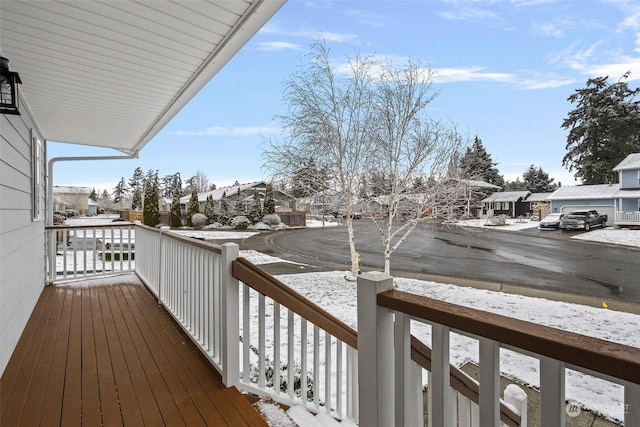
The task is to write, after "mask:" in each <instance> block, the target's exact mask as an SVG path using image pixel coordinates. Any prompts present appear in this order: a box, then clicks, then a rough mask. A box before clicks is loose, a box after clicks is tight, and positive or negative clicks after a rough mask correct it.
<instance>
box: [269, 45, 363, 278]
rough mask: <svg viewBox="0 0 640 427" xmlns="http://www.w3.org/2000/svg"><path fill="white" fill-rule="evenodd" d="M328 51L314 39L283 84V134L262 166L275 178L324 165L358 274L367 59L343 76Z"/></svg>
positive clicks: (358, 60)
mask: <svg viewBox="0 0 640 427" xmlns="http://www.w3.org/2000/svg"><path fill="white" fill-rule="evenodd" d="M329 53H330V51H329V49H328V48H327V46H326V45H325V44H324V43H323V42H315V43H314V44H313V45H312V48H311V51H310V53H309V54H308V56H307V59H308V61H307V62H303V63H302V64H301V65H300V66H299V68H298V70H297V71H296V72H295V73H294V74H293V75H292V76H291V79H290V80H289V81H288V82H287V83H286V84H285V88H284V96H283V98H284V101H285V103H286V104H287V105H288V111H287V114H285V115H282V116H280V117H279V119H280V120H281V122H282V137H281V138H280V139H272V140H270V141H268V145H269V146H268V148H267V150H266V151H265V166H266V168H267V169H268V170H270V171H271V172H272V173H273V175H274V176H278V175H279V176H292V175H293V173H294V172H295V171H296V170H298V169H299V168H300V165H302V164H304V162H305V161H307V160H308V159H314V160H315V163H316V165H317V167H318V168H321V169H322V168H327V169H328V170H329V173H330V175H331V176H332V177H333V180H332V183H331V184H333V186H332V187H333V188H334V189H335V191H336V192H338V193H339V195H340V204H341V207H342V209H343V211H344V212H343V213H344V215H345V218H346V225H347V232H348V234H349V249H350V253H351V261H352V262H351V271H352V273H353V275H354V276H355V275H356V274H357V273H358V255H357V252H356V246H355V236H354V231H353V219H352V213H353V212H354V211H355V207H354V206H355V203H356V196H357V190H358V182H359V177H360V176H361V174H362V173H363V172H364V171H365V170H366V169H367V163H368V161H369V158H370V157H371V154H372V152H373V148H374V146H373V141H372V134H371V130H372V129H373V127H374V124H375V122H374V119H375V117H374V111H373V110H372V108H371V103H372V97H373V93H372V87H373V85H372V83H373V82H372V75H373V70H372V67H373V65H374V61H373V58H372V57H362V56H356V57H355V58H353V59H350V60H348V62H347V64H346V66H345V69H346V75H347V77H345V78H342V77H341V74H338V72H337V71H336V70H335V69H334V68H332V65H331V61H330V58H329Z"/></svg>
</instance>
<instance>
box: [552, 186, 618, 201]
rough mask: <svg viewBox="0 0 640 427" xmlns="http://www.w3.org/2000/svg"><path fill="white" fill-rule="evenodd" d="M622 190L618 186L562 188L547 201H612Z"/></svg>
mask: <svg viewBox="0 0 640 427" xmlns="http://www.w3.org/2000/svg"><path fill="white" fill-rule="evenodd" d="M619 189H620V186H619V185H618V184H598V185H577V186H575V187H560V188H558V189H557V190H556V191H554V192H553V194H551V195H550V196H549V197H548V198H547V200H583V199H610V198H613V197H615V194H616V192H617V191H618V190H619Z"/></svg>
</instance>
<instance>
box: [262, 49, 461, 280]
mask: <svg viewBox="0 0 640 427" xmlns="http://www.w3.org/2000/svg"><path fill="white" fill-rule="evenodd" d="M342 70H343V71H344V72H345V74H344V76H343V75H342V74H341V73H337V72H336V71H335V70H334V69H333V68H332V66H331V62H330V59H329V49H328V48H327V47H326V45H325V44H324V43H321V42H316V43H315V44H314V45H313V46H312V49H311V53H310V55H309V57H308V62H307V63H304V64H302V65H301V67H300V69H299V70H298V72H296V73H295V74H293V76H292V78H291V80H290V81H289V82H288V83H286V85H285V93H284V101H285V103H286V104H288V106H289V110H288V112H287V114H286V115H283V116H281V117H280V119H281V121H282V123H283V135H282V138H281V139H278V140H271V141H269V149H268V150H267V151H266V153H265V157H266V166H267V168H269V169H270V170H271V171H272V172H273V173H274V174H276V175H284V176H292V174H293V173H294V172H295V171H297V170H298V169H299V168H300V165H302V164H304V162H305V160H307V159H314V161H315V163H316V165H318V166H319V167H327V168H328V170H329V172H330V175H331V176H332V177H333V178H334V179H333V180H332V183H333V184H334V185H335V190H336V191H337V192H338V193H339V194H340V197H341V206H342V210H343V212H342V213H343V214H344V215H343V216H344V218H345V221H346V224H347V231H348V234H349V247H350V252H351V261H352V262H351V271H352V273H353V275H356V274H357V272H358V255H357V252H356V247H355V235H354V229H353V215H352V214H353V213H354V212H355V211H356V206H357V205H358V204H357V202H358V196H359V195H360V194H362V193H363V192H362V188H361V182H362V180H363V177H373V176H378V177H385V181H386V182H384V184H385V185H384V188H385V192H387V191H388V194H384V195H382V196H379V199H380V200H383V202H382V203H381V205H382V206H383V208H382V210H383V212H381V215H371V218H372V219H373V220H374V222H375V224H376V226H377V228H378V231H379V232H380V236H381V239H382V243H383V246H384V253H385V254H384V255H385V272H386V273H390V259H391V254H392V253H393V251H395V250H396V249H397V248H398V247H399V246H400V244H402V242H403V241H404V240H405V239H406V238H407V236H408V235H409V234H410V233H411V231H413V229H414V228H415V227H416V225H417V224H418V223H419V222H420V221H422V220H423V219H424V213H425V212H426V211H427V210H428V209H434V208H435V207H436V206H437V205H438V204H440V203H442V198H443V197H444V198H451V196H452V194H456V191H455V188H452V187H455V182H454V184H453V186H452V184H451V183H449V182H447V181H448V180H447V171H448V169H449V167H450V163H451V159H452V158H457V153H459V152H460V150H461V148H462V147H463V143H462V138H461V137H460V136H459V135H458V133H457V132H456V130H455V128H454V127H448V126H446V125H445V124H444V123H442V122H437V121H433V120H430V119H429V117H428V115H427V112H426V109H427V107H428V105H429V104H430V103H431V101H433V99H434V98H435V96H436V95H437V94H436V92H435V91H434V90H433V88H432V86H431V83H432V81H433V78H434V76H433V73H432V72H431V70H430V69H428V68H427V69H423V68H421V67H420V64H418V63H415V62H409V63H408V64H407V65H406V66H405V67H403V68H394V67H393V66H392V64H391V63H380V62H378V61H376V60H375V59H374V58H373V57H370V56H367V57H362V56H360V55H356V56H355V58H354V59H352V60H349V61H348V62H347V64H346V66H345V67H342ZM416 179H418V181H420V182H423V188H422V189H421V190H422V191H421V192H415V191H414V192H412V191H411V188H412V185H413V184H414V182H416ZM365 181H366V179H365ZM401 211H402V212H404V213H407V215H404V218H405V220H406V221H405V222H404V223H401V222H399V221H398V219H399V217H400V213H401ZM378 213H380V212H378Z"/></svg>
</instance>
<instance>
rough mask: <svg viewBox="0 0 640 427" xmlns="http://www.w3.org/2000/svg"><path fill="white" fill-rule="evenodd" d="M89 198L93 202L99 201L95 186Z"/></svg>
mask: <svg viewBox="0 0 640 427" xmlns="http://www.w3.org/2000/svg"><path fill="white" fill-rule="evenodd" d="M89 199H90V200H91V201H93V202H97V201H98V193H96V188H95V187H93V188H92V189H91V193H90V194H89Z"/></svg>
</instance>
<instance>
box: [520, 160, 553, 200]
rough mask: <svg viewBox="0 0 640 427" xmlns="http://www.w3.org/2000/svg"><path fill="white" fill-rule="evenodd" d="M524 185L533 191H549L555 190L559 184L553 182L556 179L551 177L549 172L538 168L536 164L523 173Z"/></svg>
mask: <svg viewBox="0 0 640 427" xmlns="http://www.w3.org/2000/svg"><path fill="white" fill-rule="evenodd" d="M522 179H523V184H524V187H525V188H526V189H527V190H529V191H530V192H532V193H547V192H550V191H555V190H556V189H557V188H558V186H557V185H555V184H554V183H553V181H554V179H553V178H549V174H548V173H546V172H545V171H543V170H542V168H540V167H539V168H536V167H535V166H534V165H531V166H529V168H528V169H527V170H526V171H524V173H523V174H522Z"/></svg>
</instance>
